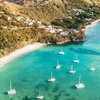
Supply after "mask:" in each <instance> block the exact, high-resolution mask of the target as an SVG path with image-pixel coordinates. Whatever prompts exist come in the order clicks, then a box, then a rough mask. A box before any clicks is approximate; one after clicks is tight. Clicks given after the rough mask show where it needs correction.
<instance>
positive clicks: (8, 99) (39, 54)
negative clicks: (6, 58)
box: [0, 23, 100, 100]
mask: <svg viewBox="0 0 100 100" xmlns="http://www.w3.org/2000/svg"><path fill="white" fill-rule="evenodd" d="M85 33H86V35H87V41H85V42H84V43H81V44H77V45H75V44H70V45H63V46H52V45H50V46H45V47H43V48H41V49H38V50H36V51H33V52H30V53H28V54H25V55H23V56H20V57H19V58H17V59H15V60H13V61H11V62H10V63H8V64H6V65H5V67H4V68H2V69H0V100H36V98H35V97H36V96H37V95H38V90H40V91H41V93H40V94H41V95H43V96H44V100H100V23H98V24H97V25H96V26H94V27H93V28H91V29H88V30H87V31H86V32H85ZM61 48H62V49H63V50H64V51H65V55H59V54H58V52H59V51H60V49H61ZM76 54H77V55H78V58H79V60H80V63H79V64H75V63H73V60H74V59H75V55H76ZM57 60H59V63H60V64H61V65H62V66H61V69H60V70H56V68H55V66H56V62H57ZM92 63H93V64H94V66H95V67H96V71H94V72H91V71H89V68H90V65H91V64H92ZM71 65H73V66H74V69H76V70H77V72H76V73H75V74H69V72H68V71H69V69H70V66H71ZM51 71H52V72H53V76H54V77H55V78H56V81H55V82H53V83H49V82H48V81H47V80H48V79H49V78H50V73H51ZM79 75H81V77H82V78H81V82H83V83H84V84H85V88H84V89H76V88H75V84H77V82H78V77H79ZM10 80H11V81H12V87H14V88H15V89H16V90H17V94H16V95H12V96H9V95H7V93H6V92H7V90H9V81H10Z"/></svg>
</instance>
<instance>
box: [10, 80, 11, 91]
mask: <svg viewBox="0 0 100 100" xmlns="http://www.w3.org/2000/svg"><path fill="white" fill-rule="evenodd" d="M10 90H11V81H10Z"/></svg>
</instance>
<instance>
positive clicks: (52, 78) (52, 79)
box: [48, 72, 56, 82]
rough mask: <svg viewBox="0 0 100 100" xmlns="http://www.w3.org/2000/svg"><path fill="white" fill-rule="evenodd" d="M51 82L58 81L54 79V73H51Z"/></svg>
mask: <svg viewBox="0 0 100 100" xmlns="http://www.w3.org/2000/svg"><path fill="white" fill-rule="evenodd" d="M48 81H49V82H54V81H56V79H55V78H54V77H52V72H51V76H50V79H49V80H48Z"/></svg>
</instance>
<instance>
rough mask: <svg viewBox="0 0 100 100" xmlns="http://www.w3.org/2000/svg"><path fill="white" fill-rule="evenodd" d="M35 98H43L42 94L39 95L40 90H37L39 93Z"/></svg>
mask: <svg viewBox="0 0 100 100" xmlns="http://www.w3.org/2000/svg"><path fill="white" fill-rule="evenodd" d="M36 98H37V99H43V98H44V97H43V96H42V95H40V91H39V94H38V96H37V97H36Z"/></svg>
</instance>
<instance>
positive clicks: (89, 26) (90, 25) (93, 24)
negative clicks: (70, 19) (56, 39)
mask: <svg viewBox="0 0 100 100" xmlns="http://www.w3.org/2000/svg"><path fill="white" fill-rule="evenodd" d="M99 21H100V19H98V20H95V21H93V22H92V23H91V24H89V25H87V26H85V28H84V29H82V31H85V30H87V29H88V28H92V27H94V26H95V25H96V23H97V22H99Z"/></svg>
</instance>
